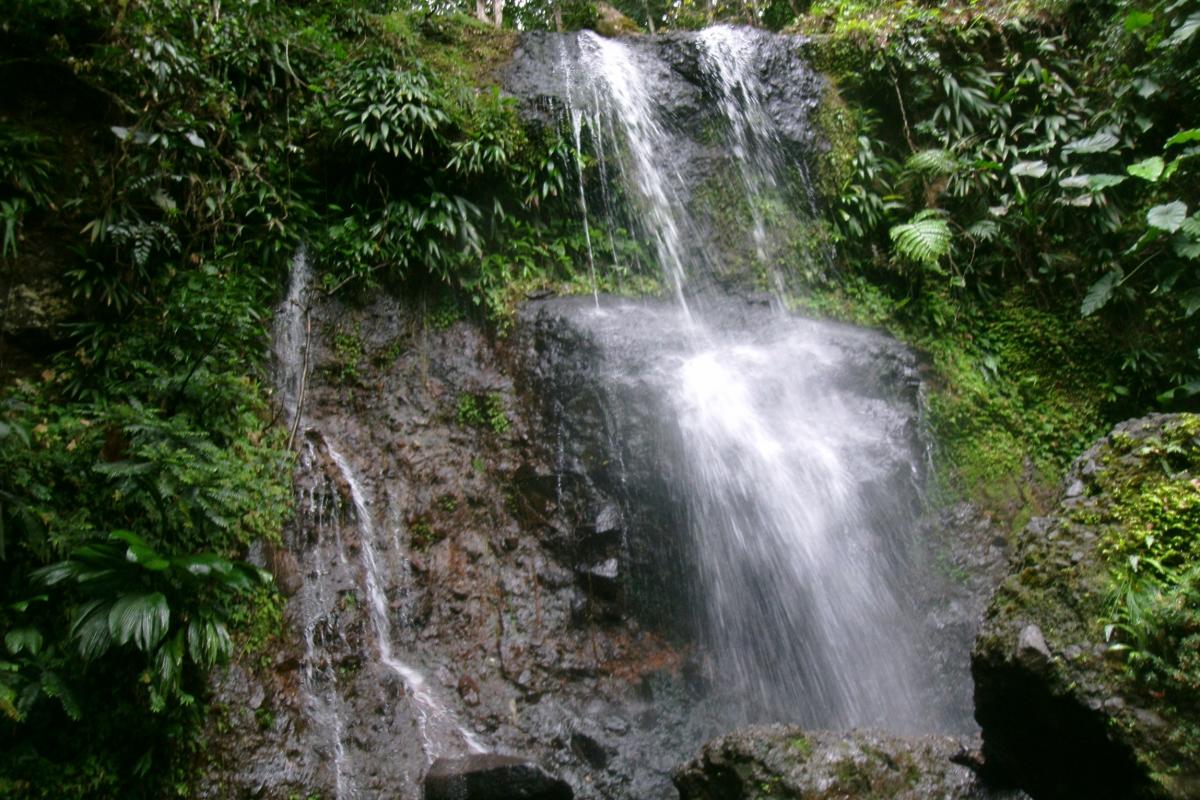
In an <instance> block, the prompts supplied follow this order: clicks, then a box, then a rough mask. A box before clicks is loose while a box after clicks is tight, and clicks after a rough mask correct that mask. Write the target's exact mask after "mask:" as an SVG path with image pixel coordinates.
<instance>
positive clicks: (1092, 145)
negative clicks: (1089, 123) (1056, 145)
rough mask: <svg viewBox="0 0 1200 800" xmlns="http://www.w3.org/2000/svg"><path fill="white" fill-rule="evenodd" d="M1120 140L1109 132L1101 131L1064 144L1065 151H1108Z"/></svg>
mask: <svg viewBox="0 0 1200 800" xmlns="http://www.w3.org/2000/svg"><path fill="white" fill-rule="evenodd" d="M1118 142H1120V140H1119V139H1118V138H1117V137H1116V136H1114V135H1113V134H1111V133H1109V132H1108V131H1101V132H1100V133H1097V134H1094V135H1092V136H1088V137H1086V138H1083V139H1076V140H1074V141H1072V142H1067V143H1066V144H1065V145H1063V152H1064V153H1107V152H1108V151H1109V150H1112V149H1113V148H1114V147H1116V146H1117V144H1118Z"/></svg>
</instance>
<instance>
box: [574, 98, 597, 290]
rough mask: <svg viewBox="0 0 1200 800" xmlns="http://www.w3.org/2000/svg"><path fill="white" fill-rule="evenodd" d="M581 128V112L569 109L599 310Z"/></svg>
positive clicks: (581, 201) (580, 199) (590, 266)
mask: <svg viewBox="0 0 1200 800" xmlns="http://www.w3.org/2000/svg"><path fill="white" fill-rule="evenodd" d="M582 128H583V111H582V110H580V109H578V108H572V109H571V133H572V134H573V135H574V137H575V174H576V175H577V176H578V177H579V213H580V215H581V216H582V217H583V240H584V242H585V243H586V244H587V259H588V273H589V274H590V275H591V278H592V299H594V300H595V301H596V308H600V290H599V288H597V286H596V257H595V255H594V254H593V253H592V231H591V226H590V225H589V224H588V207H587V193H586V192H585V191H584V188H583V144H582V142H581V139H582V138H583V137H582V135H581V130H582Z"/></svg>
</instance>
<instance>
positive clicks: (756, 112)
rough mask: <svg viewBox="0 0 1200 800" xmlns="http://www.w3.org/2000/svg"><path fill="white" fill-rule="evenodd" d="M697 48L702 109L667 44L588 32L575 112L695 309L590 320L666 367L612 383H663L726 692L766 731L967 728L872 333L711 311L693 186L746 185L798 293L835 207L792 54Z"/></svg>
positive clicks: (669, 469) (679, 296)
mask: <svg viewBox="0 0 1200 800" xmlns="http://www.w3.org/2000/svg"><path fill="white" fill-rule="evenodd" d="M688 41H689V43H690V47H691V53H692V56H691V57H692V59H693V61H691V62H689V63H691V64H694V65H695V71H697V72H699V73H700V75H701V77H702V82H701V86H700V96H699V97H694V98H685V99H682V100H681V99H679V98H677V97H675V96H674V95H676V94H682V93H684V92H685V91H687V90H688V87H687V86H683V85H682V84H681V83H680V82H679V80H678V74H679V73H680V72H681V71H685V70H686V69H688V67H687V65H686V64H685V65H682V66H681V65H680V64H679V63H678V62H679V61H680V59H679V58H678V57H677V58H676V60H675V61H674V62H671V63H667V62H666V61H665V60H663V59H662V57H661V52H660V50H658V49H657V47H656V45H655V44H654V43H653V41H651V42H650V43H646V42H645V41H644V40H643V41H635V40H629V41H622V40H613V39H605V38H601V37H599V36H596V35H594V34H591V33H588V32H584V33H581V34H578V35H577V36H576V38H575V49H574V52H575V54H576V61H575V62H574V63H572V64H570V65H569V68H568V69H566V70H565V71H564V72H560V75H561V76H562V77H563V78H564V79H565V80H567V81H568V82H569V83H570V84H572V85H571V86H568V87H566V88H565V89H562V90H559V96H562V95H563V94H565V95H566V96H567V99H568V105H569V106H570V109H569V110H570V113H571V114H572V117H571V119H572V120H573V121H574V122H575V123H576V127H575V130H576V131H577V130H578V126H577V121H578V119H579V118H580V116H581V115H585V114H586V115H590V116H589V118H590V119H593V120H594V123H593V124H591V125H589V127H588V130H589V132H590V135H591V139H592V141H591V146H592V149H593V152H595V153H597V154H601V155H603V156H604V157H606V158H607V159H608V160H610V161H615V162H616V164H617V166H618V169H617V170H616V171H615V173H614V172H613V171H611V170H607V172H608V174H610V175H612V176H613V177H614V178H615V179H616V180H617V181H618V183H619V184H620V185H619V187H618V190H619V193H620V194H622V195H623V197H624V200H625V202H626V204H627V205H628V206H629V207H630V208H632V209H633V210H634V214H635V215H636V216H637V217H640V219H641V229H642V232H643V234H644V235H645V238H646V239H647V240H648V242H649V244H651V245H652V248H653V251H654V252H655V254H656V256H657V258H658V261H659V263H660V265H661V267H662V271H663V278H664V281H665V282H666V284H667V286H669V287H670V288H671V290H672V291H673V294H674V295H675V298H676V301H677V312H676V313H675V314H674V315H670V314H666V315H663V314H657V313H656V314H653V315H648V314H647V313H646V312H645V310H644V309H642V310H639V309H638V308H636V307H632V306H619V307H617V308H614V309H612V310H614V311H616V312H618V316H619V317H620V318H621V320H620V322H619V326H623V328H621V329H620V330H618V329H617V328H614V327H611V326H608V325H607V323H604V322H592V323H588V324H590V325H592V327H593V329H594V331H596V332H597V335H598V336H599V337H601V338H604V337H609V339H610V340H611V341H612V342H616V341H618V340H619V341H620V342H621V344H615V343H614V344H613V346H612V349H613V352H617V353H621V354H625V353H626V352H628V351H629V350H630V345H629V342H630V341H631V340H636V342H637V344H636V345H634V346H633V347H635V348H640V349H642V350H648V351H649V352H648V353H647V354H646V355H645V356H644V361H643V362H639V363H637V364H631V363H627V364H621V365H617V366H615V367H614V370H618V371H622V370H624V371H626V372H633V371H640V372H638V377H629V376H627V375H621V376H614V377H613V378H612V380H614V381H616V382H621V381H623V380H627V381H629V382H630V383H636V384H645V385H650V386H653V387H654V391H655V392H656V398H655V399H654V401H653V402H655V403H659V404H661V408H662V409H663V413H662V417H663V418H662V419H661V420H660V421H659V422H658V423H654V424H660V425H661V426H662V427H663V438H664V439H665V440H671V441H674V442H676V443H677V446H676V447H674V448H671V449H670V450H669V452H668V451H664V452H660V453H657V454H655V455H654V457H656V458H660V459H664V461H663V463H662V471H663V472H664V473H666V474H670V475H671V476H672V479H673V480H674V482H675V483H674V485H673V487H672V489H671V494H672V495H674V496H677V497H679V498H682V504H683V506H684V510H685V516H686V519H687V528H688V530H687V532H686V536H687V542H686V549H687V551H688V552H689V553H690V561H691V562H692V567H691V568H692V573H693V574H692V581H693V586H692V589H691V594H692V596H693V597H695V598H696V602H695V603H694V605H695V608H694V609H693V614H694V628H695V634H696V636H697V637H698V642H699V644H700V645H701V647H702V651H703V652H704V653H705V658H706V660H707V663H708V665H709V673H710V675H711V677H712V680H713V685H714V686H716V687H718V690H717V691H718V693H720V694H722V695H724V696H725V699H726V701H727V703H728V704H729V705H730V706H735V707H737V709H738V712H737V715H738V716H740V717H741V718H742V719H744V720H746V721H758V720H784V721H798V722H801V723H804V724H806V725H809V726H814V727H825V728H848V727H854V726H861V725H871V726H876V727H882V728H887V729H891V730H897V731H919V730H931V729H939V728H941V727H944V726H945V725H946V724H947V723H946V722H945V719H946V716H947V714H946V711H945V709H944V708H943V705H944V704H943V703H942V702H941V701H939V700H938V699H937V697H936V692H935V691H934V690H933V689H932V687H931V686H930V685H929V679H928V677H927V676H926V674H925V672H926V671H924V670H922V665H921V661H920V659H921V657H922V651H923V648H925V647H927V640H926V632H925V631H924V630H923V629H922V625H921V623H920V620H919V615H918V614H917V612H916V608H915V605H916V604H915V600H914V598H915V595H916V586H917V584H918V582H919V581H920V576H919V569H918V565H915V564H914V563H913V559H912V558H911V553H912V551H913V548H914V535H915V534H914V528H915V508H916V500H915V498H916V495H917V491H918V490H917V483H918V476H919V474H920V468H919V458H920V454H919V448H914V447H912V446H911V445H912V442H911V440H910V439H909V438H906V435H905V434H904V432H903V429H904V426H905V424H906V423H905V422H904V420H903V419H902V418H901V415H898V414H897V413H896V411H895V409H893V408H892V407H891V406H890V405H889V403H888V402H887V401H886V400H885V399H883V398H880V397H878V396H871V392H864V391H863V390H862V385H861V384H862V380H861V379H860V378H861V376H856V375H855V374H854V370H855V368H856V363H857V362H856V360H855V359H854V358H853V357H851V356H848V355H847V353H848V352H850V350H849V349H848V348H850V347H852V346H857V345H851V344H847V340H848V339H853V338H854V335H853V334H852V333H850V332H847V331H844V330H839V329H834V328H832V327H830V326H824V327H823V326H820V325H818V324H815V323H808V322H805V321H803V320H798V319H796V318H793V317H789V316H788V315H786V314H783V313H781V309H782V303H777V304H776V305H777V309H779V310H777V312H776V313H775V314H774V315H772V316H770V321H769V322H766V323H761V322H760V323H752V324H748V323H747V322H746V321H745V320H744V319H736V318H735V317H736V315H732V316H731V315H729V314H723V313H722V312H720V311H719V306H720V301H719V300H711V299H705V300H704V301H703V302H702V303H699V304H698V301H697V298H698V297H700V296H701V294H698V292H699V293H703V292H704V290H705V288H706V286H707V284H708V281H709V278H710V276H711V275H712V274H713V272H714V271H720V268H721V266H722V265H721V258H722V253H721V252H720V251H719V250H718V249H717V248H715V247H714V246H713V245H712V244H711V243H712V241H713V239H714V235H713V232H712V231H710V230H706V229H705V225H704V224H703V221H702V220H701V219H700V218H698V217H696V216H694V215H693V213H692V208H693V202H692V201H693V199H694V198H693V196H692V195H693V189H694V187H695V185H696V183H697V179H696V176H695V175H694V174H689V173H694V172H696V171H698V170H700V169H702V168H703V165H704V164H716V165H717V166H718V167H719V168H731V169H730V173H729V174H730V175H731V176H734V182H733V183H732V184H729V183H727V184H726V185H724V186H722V187H721V191H722V192H723V193H725V196H726V197H728V198H732V199H733V200H736V201H737V202H739V203H740V204H741V206H740V207H741V208H744V209H746V214H747V215H748V220H749V224H748V228H749V230H748V231H747V233H748V236H747V237H746V240H745V242H744V245H743V247H742V250H743V251H744V254H748V255H749V258H750V260H751V261H752V262H754V263H755V264H756V268H757V269H758V270H760V271H761V272H762V273H763V274H764V275H766V276H767V282H768V283H769V284H770V285H771V286H772V287H773V288H774V289H775V290H776V295H777V297H778V296H780V295H782V291H783V286H784V279H783V276H782V272H781V269H780V267H779V265H778V264H776V263H774V261H775V256H774V254H775V253H777V252H778V251H779V248H778V246H777V245H776V244H774V242H775V241H776V240H777V238H779V237H782V236H784V235H786V234H789V233H790V231H789V230H788V229H787V228H788V226H790V225H795V224H798V223H797V220H799V219H800V216H801V215H804V214H809V213H811V212H812V211H813V210H814V209H815V204H813V203H812V202H811V200H809V201H808V202H803V201H804V200H805V199H808V198H811V196H812V195H811V192H812V187H811V185H809V183H808V180H807V175H808V169H807V166H806V165H805V164H803V163H802V162H800V163H797V160H796V156H795V150H794V149H793V150H792V151H791V152H790V153H789V151H788V150H787V148H786V147H785V145H784V139H785V138H787V135H788V132H787V131H784V130H783V125H782V123H781V122H780V121H779V120H777V119H776V116H775V114H776V110H775V109H774V108H773V106H772V103H773V98H774V97H775V96H776V95H778V94H779V93H780V91H783V90H782V89H781V88H780V85H779V82H778V78H777V79H776V82H775V83H774V84H769V83H768V79H769V78H770V70H771V68H772V66H771V65H770V64H768V63H766V62H764V61H763V50H764V48H765V47H766V44H772V46H778V42H779V40H778V39H772V38H771V37H770V36H769V35H767V34H763V33H761V32H756V31H752V30H750V29H737V28H729V27H716V28H710V29H708V30H706V31H703V32H701V33H699V34H698V35H695V36H694V37H692V38H691V39H690V40H688ZM561 46H562V45H561V42H560V48H561ZM776 52H777V51H776ZM790 57H791V58H792V60H793V61H794V60H795V59H794V55H792V56H790ZM692 80H693V81H694V78H693V79H692ZM670 81H674V82H673V83H670ZM577 83H581V84H582V85H584V86H586V87H590V88H591V93H590V94H589V93H588V92H581V91H579V90H578V89H577V88H574V84H577ZM588 98H590V103H591V105H590V106H589V107H587V108H584V109H582V110H581V109H579V108H578V107H577V106H578V104H580V103H582V102H583V100H584V99H588ZM671 102H675V103H676V104H677V105H680V106H686V107H687V108H696V107H698V108H701V109H704V110H706V113H707V117H704V116H701V119H708V120H709V121H710V122H709V123H708V124H707V130H708V131H709V134H708V135H710V136H711V135H712V131H716V132H718V134H719V136H720V137H721V142H720V143H719V145H720V147H719V149H721V151H722V152H723V156H722V157H721V158H722V159H723V160H717V159H715V158H714V157H713V156H712V151H713V149H714V147H713V146H712V145H711V144H707V143H700V142H698V141H697V136H698V134H699V133H700V132H699V131H698V130H696V129H697V128H700V127H701V126H702V125H705V123H703V122H702V123H699V124H698V123H696V122H695V121H694V120H695V112H692V113H693V115H694V116H693V121H692V122H691V125H690V128H689V127H687V126H683V125H681V123H680V120H679V119H678V114H677V113H676V112H674V111H672V110H671V109H669V108H668V107H667V106H668V105H669V104H670V103H671ZM576 141H577V142H579V139H578V137H577V139H576ZM688 157H691V158H693V159H697V160H699V159H708V161H705V162H703V163H701V165H700V166H697V165H696V164H692V163H685V162H684V161H682V160H681V159H686V158H688ZM598 160H599V159H598ZM722 164H723V165H726V166H724V167H722V166H721V165H722ZM602 177H607V175H606V176H602ZM789 182H790V183H792V184H795V183H798V184H799V185H798V186H789V185H788V184H789ZM581 184H582V181H581ZM604 190H605V191H607V188H605V189H604ZM580 191H581V194H582V192H583V187H582V185H581V189H580ZM789 198H792V199H789ZM604 206H605V208H606V209H607V208H608V206H609V203H608V202H607V200H606V202H605V203H604ZM805 206H807V207H805ZM609 213H611V212H609ZM612 226H613V223H612V221H611V220H610V228H611V227H612ZM608 302H609V304H610V305H611V303H612V301H611V300H609V301H608ZM672 320H673V321H672ZM642 546H643V547H652V546H654V545H652V544H647V543H643V544H642Z"/></svg>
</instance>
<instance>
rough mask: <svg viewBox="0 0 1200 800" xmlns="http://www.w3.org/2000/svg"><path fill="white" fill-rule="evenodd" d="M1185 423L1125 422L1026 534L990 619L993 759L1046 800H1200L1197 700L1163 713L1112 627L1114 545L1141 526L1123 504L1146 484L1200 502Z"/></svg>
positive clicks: (1159, 419)
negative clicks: (1192, 738) (1192, 735)
mask: <svg viewBox="0 0 1200 800" xmlns="http://www.w3.org/2000/svg"><path fill="white" fill-rule="evenodd" d="M1185 423H1186V424H1187V425H1191V426H1192V428H1193V429H1195V430H1200V425H1196V418H1195V417H1190V418H1189V417H1179V416H1168V415H1155V416H1151V417H1146V418H1144V419H1138V420H1132V421H1129V422H1125V423H1122V424H1121V425H1118V426H1117V427H1116V428H1115V429H1114V430H1113V431H1112V433H1111V434H1109V435H1108V436H1107V437H1105V438H1103V439H1101V440H1100V441H1099V442H1098V443H1097V444H1096V445H1095V446H1094V447H1092V448H1091V449H1090V450H1089V451H1088V452H1087V453H1085V454H1084V455H1083V456H1082V457H1081V458H1079V459H1078V460H1077V461H1076V462H1075V464H1074V465H1073V466H1072V468H1071V470H1070V471H1069V473H1068V475H1067V478H1066V481H1065V482H1064V485H1063V492H1062V498H1061V505H1060V507H1059V509H1058V511H1057V513H1056V514H1055V515H1054V516H1051V517H1046V518H1038V519H1034V520H1033V521H1032V522H1031V523H1030V524H1029V526H1028V527H1027V528H1026V529H1025V531H1024V532H1023V533H1022V534H1021V537H1020V540H1019V541H1018V543H1017V546H1016V550H1015V553H1014V556H1013V559H1012V561H1011V564H1010V569H1011V574H1010V577H1009V578H1008V579H1007V580H1006V581H1005V582H1004V583H1003V584H1002V585H1001V586H1000V588H999V589H998V590H997V591H996V593H995V595H994V596H993V598H992V601H991V604H990V606H989V608H988V611H987V614H986V617H985V619H984V623H983V627H982V630H981V633H980V635H979V637H978V639H977V641H976V645H975V650H974V653H973V659H972V671H973V673H974V677H975V683H976V689H975V701H976V719H977V720H978V721H979V724H980V725H981V726H982V728H983V741H984V748H983V749H984V755H985V758H986V761H987V764H988V768H989V769H990V770H992V771H993V772H994V774H996V775H998V776H1000V777H1003V778H1005V779H1008V780H1011V781H1013V782H1016V783H1017V784H1019V785H1021V786H1022V787H1024V788H1025V789H1026V790H1027V791H1028V792H1029V793H1030V794H1031V795H1033V796H1034V797H1036V798H1038V800H1044V799H1045V800H1054V798H1078V797H1088V798H1114V800H1115V799H1116V798H1159V797H1171V798H1185V797H1197V796H1200V763H1197V760H1196V757H1195V751H1194V749H1192V748H1194V742H1193V743H1192V744H1191V745H1188V743H1187V741H1186V740H1187V738H1188V734H1186V733H1184V730H1185V729H1186V726H1189V725H1191V726H1194V725H1195V724H1196V721H1197V720H1196V714H1197V711H1196V705H1195V698H1194V695H1193V697H1192V701H1191V703H1190V704H1188V703H1179V702H1167V701H1169V700H1170V698H1169V697H1167V698H1166V701H1165V700H1164V695H1163V692H1162V691H1161V689H1154V688H1152V687H1148V686H1146V685H1144V683H1143V682H1142V681H1138V680H1135V679H1134V678H1133V677H1132V676H1131V672H1130V669H1129V666H1128V665H1127V663H1126V661H1125V657H1124V655H1123V652H1124V650H1125V645H1124V644H1118V641H1117V640H1118V639H1119V638H1120V633H1119V632H1114V630H1113V629H1112V628H1109V629H1108V630H1107V631H1106V625H1105V622H1106V621H1109V620H1111V619H1112V618H1113V610H1112V609H1111V607H1110V602H1109V600H1108V593H1109V592H1110V590H1111V585H1112V584H1111V577H1110V576H1111V574H1112V568H1113V566H1114V564H1115V563H1116V562H1115V561H1114V558H1119V559H1120V560H1124V558H1125V557H1124V556H1114V555H1113V550H1114V546H1113V544H1112V543H1113V541H1114V537H1115V536H1121V535H1125V534H1126V533H1128V530H1129V525H1130V524H1132V523H1131V521H1130V520H1131V517H1130V514H1129V513H1128V509H1127V508H1125V507H1124V506H1122V503H1127V502H1128V500H1129V498H1130V497H1133V496H1137V495H1138V493H1139V492H1141V491H1143V489H1144V488H1145V487H1146V486H1147V485H1148V483H1149V482H1151V481H1154V482H1156V483H1155V485H1162V486H1166V487H1167V488H1171V487H1172V486H1174V488H1176V489H1178V490H1179V491H1181V492H1184V493H1186V492H1187V491H1189V488H1188V487H1189V485H1190V486H1192V487H1197V488H1196V490H1197V491H1200V485H1197V484H1196V483H1194V480H1195V474H1194V473H1192V472H1189V471H1188V466H1187V463H1186V462H1187V457H1186V453H1187V452H1188V451H1189V450H1190V452H1191V453H1192V454H1193V458H1194V455H1195V454H1196V453H1197V452H1200V439H1198V438H1197V437H1196V433H1195V432H1193V433H1186V431H1185V432H1183V433H1182V434H1181V431H1184V428H1183V427H1181V426H1183V425H1184V424H1185ZM1189 437H1191V441H1190V443H1189V442H1188V441H1184V440H1187V439H1188V438H1189ZM1176 440H1178V441H1176ZM1164 443H1166V444H1164ZM1172 453H1174V455H1172ZM1179 453H1183V454H1184V456H1183V457H1182V458H1183V460H1182V461H1180V462H1178V463H1172V462H1174V461H1178V459H1179V458H1180V456H1179ZM1194 463H1196V462H1195V461H1194V460H1193V465H1194ZM1164 469H1165V471H1164ZM1155 502H1159V501H1157V500H1156V501H1155ZM1194 533H1195V532H1194V531H1193V532H1192V534H1191V535H1193V536H1194ZM1169 534H1170V532H1169V531H1156V532H1154V534H1152V535H1158V536H1165V535H1169ZM1106 551H1107V552H1108V556H1107V557H1106V555H1105V553H1106ZM1106 633H1107V634H1108V635H1107V636H1106ZM1192 691H1193V692H1194V689H1193V690H1192ZM1189 709H1190V710H1189ZM1193 730H1194V728H1193Z"/></svg>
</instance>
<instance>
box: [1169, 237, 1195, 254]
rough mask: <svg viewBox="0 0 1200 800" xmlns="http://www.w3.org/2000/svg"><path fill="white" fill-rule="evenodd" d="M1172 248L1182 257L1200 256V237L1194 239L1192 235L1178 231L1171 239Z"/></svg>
mask: <svg viewBox="0 0 1200 800" xmlns="http://www.w3.org/2000/svg"><path fill="white" fill-rule="evenodd" d="M1171 249H1172V250H1174V251H1175V255H1177V256H1179V257H1180V258H1191V259H1195V258H1200V239H1193V238H1192V237H1190V236H1183V235H1182V234H1178V233H1177V234H1175V237H1174V238H1173V239H1171Z"/></svg>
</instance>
